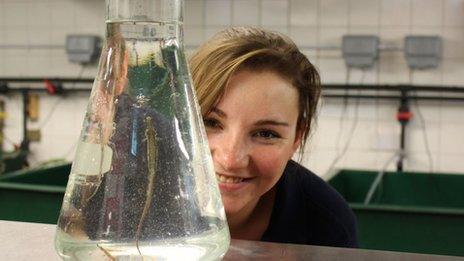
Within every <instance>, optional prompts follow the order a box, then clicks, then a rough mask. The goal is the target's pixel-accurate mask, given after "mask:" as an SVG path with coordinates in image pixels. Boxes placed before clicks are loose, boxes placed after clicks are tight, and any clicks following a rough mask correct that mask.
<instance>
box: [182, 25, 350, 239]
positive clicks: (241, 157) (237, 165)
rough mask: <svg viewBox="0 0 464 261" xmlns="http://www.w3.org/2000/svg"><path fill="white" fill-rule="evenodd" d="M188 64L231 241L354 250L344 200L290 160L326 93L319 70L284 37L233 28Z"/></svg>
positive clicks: (259, 31)
mask: <svg viewBox="0 0 464 261" xmlns="http://www.w3.org/2000/svg"><path fill="white" fill-rule="evenodd" d="M190 63H191V69H192V78H193V82H194V86H195V87H196V91H197V97H198V100H199V103H200V106H201V110H202V114H203V119H204V123H205V126H206V132H207V136H208V142H209V146H210V150H211V155H212V157H213V162H214V167H215V171H216V176H217V179H218V182H219V188H220V190H221V196H222V201H223V203H224V207H225V210H226V214H227V220H228V223H229V228H230V232H231V235H232V237H233V238H236V239H248V240H263V241H273V242H282V243H298V244H314V245H329V246H342V247H343V246H344V247H356V246H357V244H358V243H357V235H356V221H355V218H354V215H353V213H352V212H351V210H350V209H349V208H348V206H347V204H346V202H345V201H344V200H343V198H342V197H341V196H340V195H339V194H338V193H337V192H336V191H335V190H334V189H332V188H331V187H330V186H329V185H327V184H326V183H325V182H324V181H322V180H321V179H320V178H319V177H317V176H316V175H315V174H313V173H312V172H310V171H309V170H307V169H305V168H304V167H302V166H301V165H299V164H298V163H296V162H294V161H292V160H291V158H292V156H293V154H294V153H295V151H296V150H297V149H298V148H299V147H302V146H304V144H305V142H306V139H307V138H308V135H309V133H310V131H311V126H312V122H313V121H314V118H315V114H316V106H317V103H318V99H319V95H320V83H319V75H318V73H317V70H316V69H315V68H314V66H313V65H312V64H311V63H310V62H309V60H308V59H307V58H306V57H305V56H304V55H303V54H302V53H301V52H300V51H299V50H298V48H297V47H296V45H295V44H294V43H293V42H292V41H291V40H290V39H289V38H287V37H285V36H283V35H280V34H278V33H274V32H269V31H265V30H262V29H257V28H249V27H240V28H230V29H227V30H225V31H223V32H220V33H218V34H217V35H216V36H215V37H213V38H212V39H211V40H210V41H208V42H206V43H205V44H204V45H202V46H201V47H200V48H199V50H198V51H197V52H196V53H195V54H194V55H193V56H192V58H191V61H190ZM301 151H303V150H302V149H301Z"/></svg>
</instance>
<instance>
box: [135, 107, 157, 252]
mask: <svg viewBox="0 0 464 261" xmlns="http://www.w3.org/2000/svg"><path fill="white" fill-rule="evenodd" d="M145 124H146V130H145V138H146V141H147V169H148V185H147V190H146V198H145V204H144V207H143V211H142V215H141V216H140V220H139V224H138V226H137V233H136V235H135V245H136V246H137V251H138V252H139V254H140V255H141V256H142V252H140V248H139V240H140V233H141V232H142V226H143V223H144V221H145V219H146V217H147V213H148V209H149V208H150V205H151V202H152V201H153V190H154V186H155V179H156V167H157V165H156V164H157V157H158V155H157V154H158V152H157V143H156V131H155V128H154V127H153V121H152V118H151V117H150V116H147V117H146V118H145ZM142 258H143V256H142Z"/></svg>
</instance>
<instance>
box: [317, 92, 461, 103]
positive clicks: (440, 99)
mask: <svg viewBox="0 0 464 261" xmlns="http://www.w3.org/2000/svg"><path fill="white" fill-rule="evenodd" d="M322 97H324V98H336V99H342V98H350V99H382V100H399V99H401V96H394V95H351V94H348V95H344V94H322ZM408 99H412V100H431V101H458V102H463V101H464V97H433V96H408Z"/></svg>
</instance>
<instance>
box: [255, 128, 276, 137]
mask: <svg viewBox="0 0 464 261" xmlns="http://www.w3.org/2000/svg"><path fill="white" fill-rule="evenodd" d="M255 136H256V137H259V138H264V139H276V138H280V135H279V134H277V133H276V132H274V131H270V130H262V131H258V132H256V134H255Z"/></svg>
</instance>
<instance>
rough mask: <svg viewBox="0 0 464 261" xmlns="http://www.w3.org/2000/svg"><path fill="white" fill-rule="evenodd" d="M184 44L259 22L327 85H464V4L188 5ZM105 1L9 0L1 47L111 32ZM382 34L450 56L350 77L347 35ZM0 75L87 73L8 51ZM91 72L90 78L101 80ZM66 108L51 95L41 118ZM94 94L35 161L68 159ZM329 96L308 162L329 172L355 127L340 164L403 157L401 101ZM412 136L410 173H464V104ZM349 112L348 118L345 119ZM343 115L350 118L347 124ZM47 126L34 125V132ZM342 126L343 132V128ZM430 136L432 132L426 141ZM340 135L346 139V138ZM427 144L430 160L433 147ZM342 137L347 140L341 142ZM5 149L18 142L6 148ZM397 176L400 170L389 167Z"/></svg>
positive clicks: (389, 61)
mask: <svg viewBox="0 0 464 261" xmlns="http://www.w3.org/2000/svg"><path fill="white" fill-rule="evenodd" d="M185 9H186V14H185V44H186V46H187V48H188V49H189V52H191V51H192V50H193V49H194V48H195V47H196V46H198V45H199V44H201V43H202V42H204V41H205V40H206V39H208V38H209V37H211V36H212V35H214V34H215V33H216V32H217V31H219V30H221V29H223V28H225V27H227V26H230V25H256V26H263V27H265V28H268V29H272V30H277V31H280V32H283V33H286V34H288V35H289V36H290V37H292V38H293V39H294V40H295V42H296V43H297V44H298V45H299V46H300V47H301V48H302V50H303V52H304V53H305V54H307V55H308V57H309V58H310V59H311V61H312V62H313V63H314V64H315V65H316V66H317V67H318V69H319V71H320V72H321V75H322V80H323V82H324V83H345V82H346V80H347V79H349V82H350V83H353V84H355V83H360V82H363V83H371V84H403V83H406V84H408V83H413V84H434V85H455V86H464V77H463V73H464V48H463V46H464V0H185ZM104 12H105V8H104V1H103V0H93V1H90V0H0V45H2V46H5V45H31V46H33V45H54V46H63V45H64V41H65V36H66V35H67V34H69V33H91V34H98V35H101V36H103V35H104V29H105V27H104ZM346 33H352V34H362V33H369V34H376V35H379V37H380V39H381V43H382V45H385V46H394V47H398V48H401V47H402V44H403V39H404V36H405V35H408V34H425V35H440V36H441V37H443V40H444V53H443V55H444V59H443V61H442V63H441V64H440V66H439V68H437V69H436V70H431V71H418V72H415V73H414V74H410V72H409V70H408V67H407V65H406V62H405V60H404V58H403V55H402V52H400V51H389V52H387V51H384V52H382V53H381V55H380V61H379V62H378V64H377V65H376V66H375V67H374V68H373V69H371V70H367V71H365V72H360V71H357V70H351V71H350V74H349V77H347V73H348V70H347V69H346V67H345V65H344V61H343V59H342V58H341V52H340V50H321V49H318V50H316V49H314V47H315V46H320V47H321V46H322V47H339V46H340V44H341V37H342V35H343V34H346ZM0 61H1V62H0V76H2V77H15V76H24V77H31V76H43V77H76V76H77V75H78V74H79V72H80V70H81V68H80V66H78V65H75V64H71V63H69V62H68V61H67V58H66V55H65V52H64V50H63V49H62V48H55V49H33V48H32V49H11V48H10V49H8V48H0ZM95 72H96V68H95V66H93V67H88V68H85V70H84V73H83V76H84V77H93V76H95ZM4 99H6V100H7V111H8V119H7V122H6V129H5V135H6V136H7V137H8V139H9V140H12V141H14V142H19V141H20V139H21V135H22V133H21V131H20V130H21V122H22V118H21V100H20V97H19V96H8V97H7V98H4ZM55 102H57V99H56V98H50V97H46V96H44V97H42V100H41V112H40V116H41V120H43V119H44V118H45V116H46V115H47V114H48V113H49V111H50V110H51V108H52V107H53V106H54V104H55ZM86 103H87V95H76V96H73V97H68V98H66V99H65V100H63V101H61V102H60V103H59V104H58V105H57V108H58V109H57V110H55V112H54V114H53V117H52V119H51V121H50V122H48V123H47V124H46V125H45V126H44V127H43V128H42V137H43V139H42V142H41V143H39V144H33V146H32V151H33V155H32V161H33V162H38V161H43V160H48V159H51V158H56V157H63V156H65V154H68V155H67V157H68V159H71V158H72V153H68V151H71V152H72V149H73V146H74V144H75V141H76V139H77V135H78V133H79V131H80V128H81V127H80V125H81V123H82V118H83V113H84V109H85V106H86ZM355 104H356V102H355V101H354V100H350V101H349V103H348V106H347V109H346V110H345V108H344V106H343V104H342V102H341V101H339V100H333V99H325V100H324V101H323V103H322V106H321V108H322V109H321V111H320V113H319V123H318V124H317V127H316V128H315V133H314V135H313V137H312V140H311V143H310V144H308V145H307V147H306V154H305V156H304V157H303V159H302V162H303V163H304V164H305V165H306V166H308V167H309V168H311V169H313V170H314V171H316V172H317V173H319V174H320V175H324V174H325V172H326V171H327V168H328V167H329V165H330V164H331V163H332V162H333V160H334V158H335V157H336V156H337V155H338V154H339V153H341V151H342V150H343V148H344V146H345V144H346V143H347V139H348V138H349V136H350V130H351V128H352V126H354V124H355V123H356V125H355V126H356V128H355V129H354V132H353V133H352V138H351V139H352V140H351V142H350V146H349V147H348V150H347V153H346V155H345V156H344V157H342V158H341V159H340V161H339V162H338V164H337V165H336V167H353V168H368V169H379V168H381V167H382V166H383V165H384V164H385V163H386V161H387V160H388V159H389V158H390V157H391V156H392V155H393V154H394V153H395V151H396V148H397V147H398V144H399V133H400V129H399V128H400V127H399V124H398V123H397V122H396V120H395V113H396V110H397V106H398V104H397V102H394V101H383V100H378V101H374V100H370V101H361V102H360V103H359V105H358V107H357V114H356V113H355V112H356V105H355ZM418 106H419V108H420V112H421V114H422V116H423V118H424V122H425V125H424V124H423V123H422V121H421V120H420V117H419V114H418V110H417V105H416V104H412V105H411V107H412V110H413V113H414V115H415V117H414V118H413V120H412V121H411V123H410V125H409V127H408V130H407V148H408V154H407V160H406V165H405V166H406V168H407V169H409V170H420V171H429V170H430V168H431V164H430V160H429V157H430V156H429V155H431V157H432V165H433V170H434V171H439V172H457V173H464V163H463V161H462V159H463V158H464V149H463V148H464V135H463V134H462V133H464V120H463V117H462V115H463V112H464V109H463V108H464V107H463V106H464V105H463V104H462V103H458V102H453V103H450V102H423V101H420V102H418ZM344 111H345V113H343V112H344ZM342 116H343V120H341V119H342ZM40 124H41V122H40V121H39V123H31V127H37V126H39V125H40ZM340 126H342V127H341V128H340ZM424 129H425V130H426V135H424ZM338 137H339V138H338ZM425 139H426V140H427V143H428V147H429V149H430V154H429V153H428V152H427V149H426V145H425V144H426V142H425ZM337 140H338V143H337ZM5 147H6V148H11V145H10V144H9V143H8V142H6V143H5ZM388 168H389V169H394V168H395V164H394V163H392V164H390V165H389V166H388Z"/></svg>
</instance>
